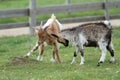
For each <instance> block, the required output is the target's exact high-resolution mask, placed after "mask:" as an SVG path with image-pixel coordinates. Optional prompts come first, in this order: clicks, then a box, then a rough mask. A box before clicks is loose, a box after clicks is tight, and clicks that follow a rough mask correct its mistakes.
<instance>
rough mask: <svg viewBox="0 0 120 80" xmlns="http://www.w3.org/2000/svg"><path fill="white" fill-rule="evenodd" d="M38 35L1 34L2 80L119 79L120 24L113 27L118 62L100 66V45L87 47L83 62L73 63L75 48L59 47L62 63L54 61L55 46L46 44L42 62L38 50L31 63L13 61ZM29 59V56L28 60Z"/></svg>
mask: <svg viewBox="0 0 120 80" xmlns="http://www.w3.org/2000/svg"><path fill="white" fill-rule="evenodd" d="M36 39H37V37H36V36H28V35H22V36H16V37H0V80H119V79H120V76H119V75H120V58H119V56H120V54H119V46H120V42H119V40H120V27H117V28H114V29H113V44H114V48H115V59H116V61H115V63H112V64H110V63H109V62H108V60H109V58H110V55H109V53H107V58H106V61H105V62H104V63H103V64H102V65H101V66H100V67H97V66H96V64H97V62H98V60H99V58H100V52H99V50H98V49H97V48H85V61H86V63H85V64H84V65H79V63H80V61H79V60H80V55H78V57H77V63H76V64H73V65H71V64H70V62H71V60H72V56H73V52H74V50H75V49H74V47H72V45H71V44H70V46H69V47H67V48H65V47H64V46H61V47H60V57H61V59H62V63H61V64H57V63H51V62H50V58H51V53H52V48H51V47H50V46H46V47H45V54H44V58H43V61H42V62H38V61H36V57H37V55H38V51H36V52H34V54H33V55H32V56H31V57H30V60H32V62H28V63H26V64H10V62H11V60H12V59H13V58H14V57H18V56H23V55H25V54H26V53H27V52H28V51H29V50H30V49H31V48H32V47H33V45H34V44H35V42H36ZM28 60H29V59H28Z"/></svg>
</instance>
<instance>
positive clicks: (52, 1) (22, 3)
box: [0, 0, 120, 23]
mask: <svg viewBox="0 0 120 80" xmlns="http://www.w3.org/2000/svg"><path fill="white" fill-rule="evenodd" d="M100 1H104V0H71V4H78V3H80V4H83V3H88V2H100ZM110 1H112V0H110ZM114 1H117V0H114ZM36 3H37V7H41V6H51V5H60V4H65V0H57V1H56V0H36ZM18 8H29V0H4V1H0V10H7V9H18ZM109 12H110V14H118V13H120V10H119V9H110V10H109ZM53 13H54V12H53ZM50 15H51V14H48V15H38V16H37V17H36V18H37V20H46V19H48V18H49V16H50ZM55 15H56V16H57V18H58V19H61V18H68V17H82V16H95V15H104V10H96V11H86V12H74V13H70V14H66V13H64V14H62V13H61V14H55ZM14 22H28V17H17V18H16V17H15V18H0V23H14Z"/></svg>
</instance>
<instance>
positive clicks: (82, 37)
mask: <svg viewBox="0 0 120 80" xmlns="http://www.w3.org/2000/svg"><path fill="white" fill-rule="evenodd" d="M79 41H80V42H79V44H81V46H80V47H81V49H83V45H84V44H85V43H88V42H87V39H86V37H85V36H84V35H83V34H82V33H80V34H79Z"/></svg>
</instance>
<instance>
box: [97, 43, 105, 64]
mask: <svg viewBox="0 0 120 80" xmlns="http://www.w3.org/2000/svg"><path fill="white" fill-rule="evenodd" d="M98 45H99V49H100V51H101V57H100V60H99V62H98V64H97V66H100V64H101V63H103V62H104V61H105V58H106V44H105V43H103V42H98Z"/></svg>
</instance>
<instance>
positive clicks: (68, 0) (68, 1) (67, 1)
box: [66, 0, 70, 14]
mask: <svg viewBox="0 0 120 80" xmlns="http://www.w3.org/2000/svg"><path fill="white" fill-rule="evenodd" d="M69 4H70V0H66V5H69ZM67 14H70V12H69V11H68V12H67Z"/></svg>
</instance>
